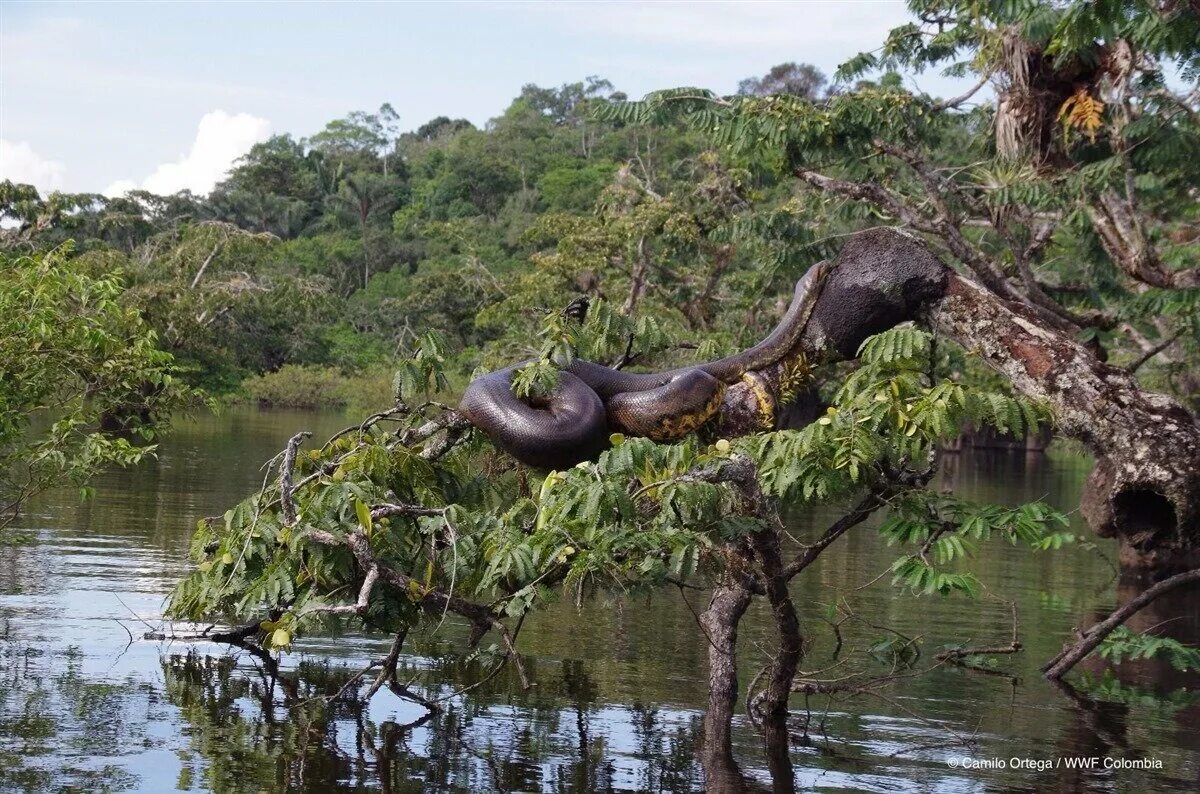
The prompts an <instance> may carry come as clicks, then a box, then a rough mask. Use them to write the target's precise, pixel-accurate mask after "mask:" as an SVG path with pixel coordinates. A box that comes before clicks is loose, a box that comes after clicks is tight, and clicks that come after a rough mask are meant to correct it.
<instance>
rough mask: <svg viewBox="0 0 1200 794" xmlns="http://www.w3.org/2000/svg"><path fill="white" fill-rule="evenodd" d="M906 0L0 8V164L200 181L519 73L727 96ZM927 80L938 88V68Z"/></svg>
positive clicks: (125, 182) (51, 177) (506, 91)
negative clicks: (306, 140)
mask: <svg viewBox="0 0 1200 794" xmlns="http://www.w3.org/2000/svg"><path fill="white" fill-rule="evenodd" d="M906 18H907V13H906V11H905V9H904V6H903V4H902V3H901V2H898V1H895V2H893V1H891V0H858V1H857V2H855V1H854V0H842V2H817V1H815V0H810V1H803V0H798V1H797V2H774V3H751V2H743V3H716V2H710V3H698V2H693V3H672V2H641V3H637V2H592V3H568V2H558V3H550V2H540V3H535V2H525V3H517V2H513V3H500V2H495V3H465V2H464V3H455V2H441V3H425V2H409V3H400V2H393V3H382V2H376V3H369V2H359V3H337V4H333V3H319V2H311V3H299V2H290V3H282V2H276V3H268V2H257V3H234V2H226V3H217V2H204V3H200V2H196V3H188V2H173V3H162V4H153V3H99V2H94V3H86V4H85V3H48V2H39V3H21V2H12V0H6V1H5V2H3V3H0V178H18V179H21V180H22V181H33V182H34V183H35V184H36V185H37V186H38V187H39V188H41V189H43V190H46V189H50V188H59V189H65V190H73V191H96V192H99V191H106V190H120V189H123V188H128V187H132V186H146V187H149V188H151V189H159V190H164V191H165V190H169V189H172V188H174V189H178V187H179V186H187V187H192V188H193V189H201V190H203V189H205V186H206V185H208V186H210V185H211V184H212V182H213V181H215V180H216V179H217V178H219V176H220V175H221V173H222V172H223V171H224V170H225V169H227V168H228V165H229V162H230V161H232V159H234V158H235V157H237V156H238V155H239V154H241V153H242V152H244V151H245V149H246V148H248V147H249V146H250V145H251V144H252V143H253V142H254V141H255V140H259V139H261V138H263V137H265V136H266V135H268V134H270V133H273V132H290V133H293V134H295V135H298V136H304V135H309V134H311V133H313V132H315V131H317V130H318V129H320V128H321V127H322V126H323V125H324V123H325V122H326V121H328V120H330V119H332V118H336V117H340V116H343V115H345V114H346V113H347V112H349V111H351V110H356V109H364V110H373V109H375V108H378V107H379V105H380V104H381V103H383V102H391V103H392V105H393V106H394V107H395V108H396V110H397V112H398V113H399V114H400V116H401V122H402V125H403V126H404V127H405V128H406V129H410V128H413V127H416V126H419V125H420V124H422V123H423V122H425V121H427V120H429V119H430V118H433V117H434V116H438V115H448V116H454V117H459V116H462V117H466V118H468V119H470V120H472V121H473V122H475V123H476V124H482V123H484V122H486V121H487V119H489V118H491V117H493V116H495V115H497V114H498V113H499V112H500V111H502V110H503V108H504V107H505V106H506V105H507V104H508V103H509V101H510V100H511V99H512V98H513V97H514V96H515V95H516V94H517V93H518V92H519V90H520V88H521V86H522V85H523V84H525V83H530V82H533V83H538V84H541V85H560V84H562V83H565V82H574V81H576V80H580V79H582V78H583V77H584V76H586V75H590V74H596V75H601V76H603V77H607V78H608V79H609V80H611V81H612V82H613V83H614V84H615V85H616V87H617V88H618V89H620V90H623V91H625V92H627V93H629V94H630V95H632V96H641V95H642V94H645V93H646V92H648V91H652V90H654V89H657V88H665V87H672V86H679V85H698V86H703V87H707V88H712V89H714V90H716V91H721V92H732V90H733V89H734V87H735V86H736V84H737V82H738V80H740V79H741V78H744V77H748V76H752V75H761V74H762V73H764V72H765V71H766V70H767V69H769V68H770V67H771V66H772V65H774V64H776V63H780V62H783V61H789V60H795V61H808V62H810V63H814V64H816V65H818V66H819V67H821V68H822V69H823V70H825V71H826V72H827V73H830V72H832V71H833V69H834V68H835V67H836V65H837V64H838V63H840V62H841V61H843V60H845V59H846V58H847V57H849V56H850V55H852V54H854V53H855V52H858V51H860V50H863V49H873V48H875V47H877V46H878V45H879V44H880V43H881V41H882V39H883V36H884V34H885V33H886V31H887V30H888V28H890V27H892V26H894V25H896V24H899V23H900V22H903V21H904V20H905V19H906ZM916 82H917V84H918V85H919V86H920V87H921V88H922V89H924V90H929V91H932V92H935V93H937V92H939V91H940V92H943V93H949V92H950V90H951V88H952V85H951V84H950V83H949V82H948V81H946V80H944V79H941V78H938V77H936V76H933V75H925V76H921V77H918V78H916Z"/></svg>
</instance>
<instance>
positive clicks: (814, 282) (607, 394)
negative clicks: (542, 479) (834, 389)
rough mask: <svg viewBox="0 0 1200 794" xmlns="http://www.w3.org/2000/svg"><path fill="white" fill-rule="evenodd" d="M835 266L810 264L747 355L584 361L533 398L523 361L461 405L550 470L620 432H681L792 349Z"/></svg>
mask: <svg viewBox="0 0 1200 794" xmlns="http://www.w3.org/2000/svg"><path fill="white" fill-rule="evenodd" d="M828 271H829V265H828V264H826V263H824V262H822V263H821V264H818V265H816V266H815V267H812V268H810V269H809V270H808V272H807V273H805V274H804V277H803V278H801V279H800V280H799V281H798V282H796V288H795V292H794V293H793V295H792V301H791V303H790V304H789V305H788V308H787V311H786V312H785V313H784V315H783V318H782V319H781V320H780V321H779V324H778V325H776V326H775V329H774V330H772V331H771V333H770V334H768V335H767V337H766V338H765V339H763V341H761V342H759V343H758V344H757V345H755V346H754V347H752V348H749V349H748V350H744V351H742V352H741V353H737V354H735V355H732V356H728V357H726V358H722V359H718V360H717V361H710V362H708V363H706V364H696V365H693V366H689V367H681V368H679V369H672V370H668V371H666V372H651V373H630V372H623V371H621V370H618V369H613V368H612V367H606V366H603V365H601V364H594V363H592V362H589V361H583V360H580V359H576V360H575V361H573V362H572V363H571V365H570V366H569V367H566V368H564V369H563V370H562V371H561V372H560V373H559V379H558V384H557V386H556V387H555V389H554V390H553V391H552V392H551V393H550V394H547V395H544V396H540V397H529V398H520V397H517V396H516V395H515V394H514V393H513V391H512V378H513V373H514V372H515V371H516V370H518V369H520V368H521V367H522V366H525V364H518V365H516V366H513V367H508V368H505V369H501V370H496V371H495V372H490V373H488V374H486V375H482V376H480V377H478V378H476V379H475V380H473V381H472V382H471V383H470V385H469V386H467V390H466V392H465V393H464V394H463V398H462V402H461V404H460V406H459V411H460V412H461V413H462V414H463V415H464V416H465V417H466V418H467V419H468V420H469V421H470V422H471V423H472V424H473V425H475V426H476V427H477V428H479V429H480V430H482V431H483V432H484V433H486V434H487V436H488V437H489V438H491V440H492V442H493V443H494V444H495V445H496V446H497V447H499V448H500V449H502V450H504V451H505V452H507V453H508V454H510V455H512V456H513V457H514V458H516V459H517V460H519V461H521V462H522V463H524V464H526V465H529V466H534V467H537V468H545V469H564V468H568V467H570V466H573V465H575V464H576V463H579V462H580V461H584V460H593V459H595V458H596V457H597V456H598V455H599V454H600V453H601V452H603V451H604V450H605V449H607V448H608V446H609V444H610V441H609V437H610V435H611V434H612V433H624V434H626V435H630V436H645V437H647V438H651V439H654V440H655V441H672V440H675V439H678V438H681V437H683V436H685V435H687V434H688V433H690V432H692V431H694V430H695V429H696V428H698V427H700V426H701V425H703V424H704V423H705V422H707V421H708V420H709V419H711V418H712V417H713V416H714V415H715V414H716V413H717V411H718V410H719V409H720V407H721V402H722V400H723V399H724V396H725V389H726V387H727V386H728V385H730V384H733V383H736V382H738V381H739V380H740V379H741V378H742V377H743V376H744V375H745V374H746V373H748V372H753V371H755V370H761V369H763V368H765V367H768V366H770V365H771V364H774V363H776V362H778V361H780V360H781V359H783V358H784V357H785V356H786V355H787V354H788V353H789V352H790V351H792V349H793V348H794V347H795V346H796V344H797V342H798V341H799V339H800V336H801V334H803V333H804V328H805V326H806V325H807V323H808V318H809V316H810V315H811V314H812V310H813V306H814V305H815V304H816V300H817V298H818V297H819V294H820V291H821V283H822V281H823V280H824V278H825V275H826V274H827V273H828Z"/></svg>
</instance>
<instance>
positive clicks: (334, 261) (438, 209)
mask: <svg viewBox="0 0 1200 794" xmlns="http://www.w3.org/2000/svg"><path fill="white" fill-rule="evenodd" d="M824 87H825V78H824V77H823V76H822V75H821V74H820V72H818V71H817V70H816V69H814V68H813V67H810V66H804V65H800V66H798V65H796V64H785V65H783V66H781V67H777V68H776V69H775V70H773V71H772V73H771V74H769V75H767V76H766V78H764V79H761V80H749V81H745V82H744V84H743V90H745V91H748V92H751V91H756V92H760V93H762V92H772V91H777V90H785V91H793V92H797V93H800V94H801V95H804V96H809V97H813V98H815V97H817V96H818V95H819V94H820V93H821V92H822V90H823V88H824ZM623 98H624V96H623V95H622V94H620V93H619V92H617V91H615V90H614V88H613V86H612V85H611V84H610V83H609V82H608V81H606V80H603V79H600V78H597V77H589V78H587V79H586V80H585V81H582V82H578V83H572V84H568V85H564V86H561V87H559V88H542V87H539V86H535V85H527V86H525V87H524V88H523V89H522V90H521V93H520V95H519V96H517V97H516V98H515V99H514V100H513V101H512V102H511V103H510V105H509V106H508V107H507V108H506V109H505V111H504V112H503V113H502V114H501V115H500V116H498V117H497V118H495V119H492V120H491V121H490V122H489V123H488V124H487V125H486V126H485V127H484V128H482V129H480V128H477V127H475V126H474V125H473V124H471V123H470V122H469V121H466V120H465V119H451V118H447V117H444V116H443V117H438V118H435V119H432V120H430V121H428V122H426V123H424V124H422V125H420V126H419V127H417V128H416V129H415V130H414V131H412V132H403V133H401V132H399V129H400V116H399V114H398V113H397V111H396V110H394V109H393V108H392V107H391V106H390V105H386V104H385V105H383V106H382V107H381V108H380V109H379V110H378V111H376V112H361V111H357V112H353V113H350V114H349V115H348V116H346V117H345V118H342V119H337V120H334V121H331V122H329V123H328V124H327V125H326V126H325V128H324V129H323V130H321V131H320V132H318V133H316V134H315V135H313V136H311V137H309V138H304V139H297V138H295V137H293V136H291V135H287V134H284V135H276V136H273V137H271V138H269V139H268V140H265V141H263V142H261V143H258V144H256V145H255V146H254V147H253V148H252V149H251V150H250V151H249V152H248V153H247V154H246V155H245V156H243V157H242V158H240V159H239V160H238V161H237V162H236V163H235V164H234V166H233V167H232V169H231V170H230V172H229V174H228V176H227V178H226V179H224V180H223V181H222V182H220V183H219V184H218V185H217V186H216V188H215V189H214V190H213V191H212V193H211V194H210V195H208V196H198V195H194V194H192V193H190V192H186V191H185V192H181V193H177V194H175V195H171V196H159V195H154V194H152V193H148V192H146V191H137V190H135V191H131V192H129V193H127V194H126V195H124V196H121V197H115V198H108V197H105V196H101V195H96V194H64V193H53V194H50V195H48V196H41V195H39V194H38V193H37V191H36V190H35V189H34V188H32V187H31V186H27V185H14V184H12V183H9V182H5V183H3V185H2V187H0V211H2V212H3V214H4V215H5V216H6V217H8V218H9V219H10V228H9V229H8V230H7V231H6V232H5V235H4V245H5V247H6V248H8V249H9V250H10V251H12V252H14V253H17V252H23V251H35V250H45V249H50V248H54V247H57V246H62V245H70V246H72V248H71V251H72V254H71V255H72V257H73V259H74V261H75V262H76V263H77V264H78V265H79V266H81V267H83V268H84V269H85V270H86V271H88V272H90V273H91V274H93V275H101V274H119V275H120V277H121V278H122V279H123V281H124V284H125V286H126V291H125V295H124V299H125V300H126V301H127V302H128V304H129V305H130V306H134V307H136V308H137V310H138V311H139V312H140V313H141V314H142V315H143V317H144V318H145V319H146V321H147V322H148V323H149V325H150V326H151V327H152V328H153V329H154V330H155V331H156V332H157V334H158V336H159V339H160V340H161V343H162V345H163V346H164V347H165V348H166V349H167V350H169V351H170V352H172V353H173V354H174V355H175V357H176V359H177V361H178V363H179V364H180V365H181V367H182V368H183V372H184V376H185V378H186V379H187V380H189V381H191V382H192V383H193V384H196V385H200V386H203V387H205V388H207V389H209V390H211V391H214V392H218V393H219V392H226V391H230V390H232V389H236V388H237V387H238V385H239V384H241V383H243V382H247V385H248V386H249V387H250V389H251V391H252V392H253V393H254V394H255V395H256V396H258V397H261V398H262V399H263V400H264V401H269V402H276V403H292V404H309V403H311V404H325V405H328V404H336V403H338V402H341V401H344V400H345V399H347V397H348V396H349V395H348V393H347V392H353V391H355V390H361V389H365V390H367V391H370V389H371V388H372V386H374V387H375V388H376V392H378V390H379V388H380V387H379V383H380V382H383V383H385V384H386V383H387V382H388V381H390V375H386V376H384V377H383V378H382V381H381V379H380V378H379V377H376V376H377V375H379V374H380V373H385V372H386V371H387V369H388V367H389V366H390V365H391V364H392V363H393V362H394V361H395V360H396V359H397V357H398V356H400V355H401V354H404V353H408V352H411V351H412V350H414V349H415V348H416V347H418V346H419V344H420V342H421V338H422V337H425V336H426V335H428V334H429V333H430V332H432V333H434V334H436V335H437V336H438V337H440V339H442V340H444V344H445V346H446V347H447V348H449V349H452V350H453V351H454V353H455V356H456V358H457V359H459V363H460V366H459V367H458V368H457V369H458V371H459V372H460V374H462V375H466V374H469V372H470V371H471V370H472V369H473V368H474V367H475V366H476V365H478V364H480V363H482V362H483V360H484V359H485V358H492V359H497V360H499V359H501V358H511V357H512V356H514V355H521V351H522V350H525V351H526V352H528V353H530V354H536V352H537V348H538V345H539V338H538V330H539V327H540V324H541V321H542V318H543V315H544V314H545V312H546V311H547V310H549V309H551V308H554V307H557V306H563V307H565V306H566V305H568V304H569V303H570V302H571V301H572V300H574V299H575V298H578V297H589V298H603V299H607V300H609V301H613V302H615V304H616V305H617V306H618V307H623V308H624V310H625V312H626V314H631V313H636V311H635V310H636V309H637V308H638V304H639V303H641V302H642V301H643V300H645V301H647V302H652V303H653V304H655V311H653V312H645V314H646V315H648V316H650V317H652V318H654V319H653V320H652V322H653V323H654V324H656V325H661V326H663V330H662V331H661V332H660V333H658V334H653V335H652V336H656V337H659V338H661V339H662V340H663V343H664V344H665V340H666V339H667V338H668V337H669V338H671V339H672V340H673V341H674V342H677V343H684V344H687V345H688V346H690V347H698V346H699V345H700V344H701V343H702V342H705V341H707V340H710V339H718V340H720V341H721V343H722V344H725V345H730V344H734V343H736V342H740V341H743V338H746V339H748V338H749V336H748V335H746V334H742V333H738V331H737V330H736V329H739V328H743V327H744V322H745V320H746V319H747V312H751V311H753V305H754V304H756V303H757V302H758V296H759V295H761V294H764V293H767V292H769V291H771V290H776V289H778V290H780V295H781V296H782V295H783V292H784V291H786V290H783V285H784V284H785V282H788V281H790V280H794V278H795V277H796V276H797V275H798V274H800V273H802V272H803V269H804V268H805V267H806V266H807V264H808V263H809V262H810V261H813V256H811V255H809V256H806V257H802V258H798V259H794V260H793V259H787V260H783V259H781V260H780V261H779V262H778V267H777V268H776V269H775V270H774V271H772V272H770V273H764V274H763V276H762V277H760V278H755V277H753V276H752V275H750V273H749V271H747V270H746V266H747V263H748V262H749V260H750V259H751V258H752V257H753V256H754V255H755V254H754V253H753V252H751V251H739V250H737V248H736V246H735V245H733V244H732V242H725V241H717V240H715V239H712V238H713V234H714V232H715V230H716V229H717V227H719V226H721V225H722V224H725V223H728V222H729V221H730V220H732V219H734V218H735V217H738V216H741V215H747V216H748V213H749V211H750V210H751V209H753V208H762V207H776V206H779V205H781V204H782V203H783V202H785V201H787V199H788V194H789V190H788V187H787V186H786V185H785V184H782V183H781V182H780V180H779V178H778V177H776V176H773V175H772V174H770V173H769V172H766V171H762V170H760V171H759V172H757V173H755V172H754V170H753V164H750V163H736V162H728V161H725V160H723V159H722V158H721V157H719V156H718V155H716V154H715V153H713V152H712V151H710V149H709V148H708V146H707V145H706V143H705V141H704V140H703V139H702V138H700V137H699V136H698V135H697V134H695V133H693V132H689V131H687V130H686V129H685V128H684V127H683V126H682V125H680V124H672V125H634V124H624V123H619V122H601V121H597V120H595V119H594V113H593V111H594V108H595V106H596V105H597V104H598V103H603V102H609V101H613V100H620V99H623ZM796 221H797V222H800V223H803V219H801V218H796ZM14 224H15V225H14ZM806 237H811V234H810V233H806ZM813 253H815V251H814V252H813ZM614 269H616V270H619V271H622V272H623V273H624V274H625V275H626V276H627V277H632V276H633V274H634V273H635V272H641V273H642V275H640V276H638V277H637V281H638V284H637V286H636V287H634V288H628V287H627V286H626V285H624V284H621V285H618V284H616V283H615V281H614V279H613V278H610V277H609V274H610V273H611V272H612V271H613V270H614ZM650 269H652V270H653V274H652V275H651V274H650V273H649V272H648V271H649V270H650ZM739 271H745V272H740V273H739ZM731 285H733V288H734V289H736V291H737V293H738V295H739V298H738V299H737V300H736V301H735V302H734V303H733V304H732V305H731V304H730V303H729V301H728V298H729V292H730V288H731ZM647 290H651V291H652V292H653V294H651V295H645V294H644V293H645V292H646V291H647ZM718 302H721V303H722V308H721V310H720V311H718V310H717V307H718ZM764 322H765V320H764ZM754 325H755V323H754V322H751V327H753V326H754ZM667 329H669V331H668V330H667ZM297 367H303V368H304V369H303V370H299V369H296V368H297ZM281 368H287V369H286V370H285V374H286V377H282V378H274V379H272V378H267V379H263V378H262V377H259V376H262V375H264V374H269V373H274V372H277V371H279V370H280V369H281ZM364 375H366V382H364V380H363V377H364ZM346 378H349V380H348V381H344V379H346ZM247 379H249V380H248V381H247ZM347 383H349V386H347V385H346V384H347ZM383 388H384V395H383V396H384V398H385V400H386V388H387V387H386V385H385V386H384V387H383ZM373 397H379V394H378V393H376V394H374V395H373Z"/></svg>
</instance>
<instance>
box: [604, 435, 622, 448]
mask: <svg viewBox="0 0 1200 794" xmlns="http://www.w3.org/2000/svg"><path fill="white" fill-rule="evenodd" d="M608 443H610V444H612V445H613V446H614V447H619V446H621V445H622V444H624V443H625V434H624V433H613V434H612V435H611V436H609V437H608Z"/></svg>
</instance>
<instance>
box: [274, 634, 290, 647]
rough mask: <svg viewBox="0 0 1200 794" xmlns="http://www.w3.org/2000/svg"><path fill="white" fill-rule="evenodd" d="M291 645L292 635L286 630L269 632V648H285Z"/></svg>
mask: <svg viewBox="0 0 1200 794" xmlns="http://www.w3.org/2000/svg"><path fill="white" fill-rule="evenodd" d="M291 644H292V635H291V634H289V633H288V630H287V629H275V631H273V632H271V646H272V647H274V648H286V647H287V646H289V645H291Z"/></svg>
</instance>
